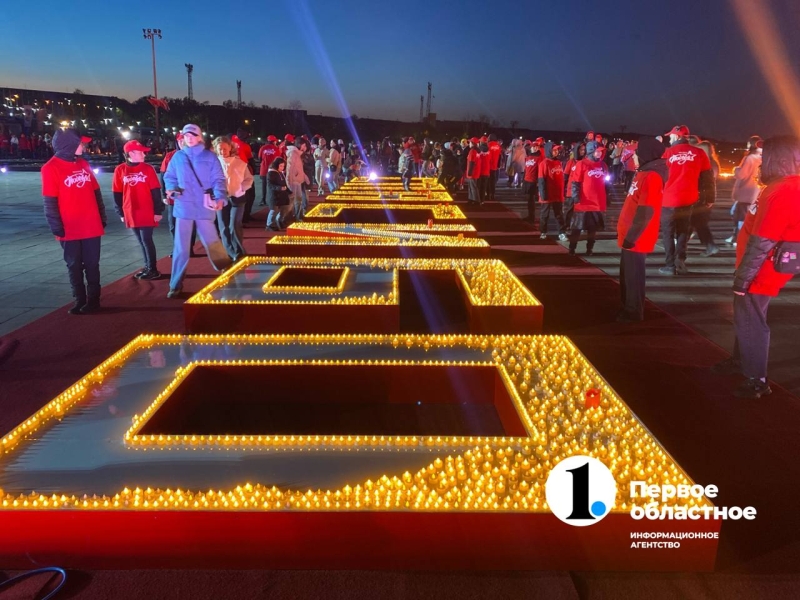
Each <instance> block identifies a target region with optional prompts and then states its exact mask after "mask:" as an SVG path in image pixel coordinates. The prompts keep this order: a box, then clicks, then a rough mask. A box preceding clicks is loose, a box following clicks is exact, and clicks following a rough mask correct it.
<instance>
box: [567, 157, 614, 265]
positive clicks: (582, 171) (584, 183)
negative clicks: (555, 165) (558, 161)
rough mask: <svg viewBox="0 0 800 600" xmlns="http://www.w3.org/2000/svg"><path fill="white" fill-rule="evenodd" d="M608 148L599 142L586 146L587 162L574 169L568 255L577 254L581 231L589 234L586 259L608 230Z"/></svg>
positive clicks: (585, 159) (584, 161) (581, 161)
mask: <svg viewBox="0 0 800 600" xmlns="http://www.w3.org/2000/svg"><path fill="white" fill-rule="evenodd" d="M604 155H605V148H604V147H603V146H602V145H600V144H599V143H598V142H589V143H587V144H586V158H584V159H583V160H580V161H578V163H577V165H576V166H575V172H574V179H573V181H572V184H571V186H572V187H571V192H572V199H573V206H574V210H575V213H574V214H573V215H572V222H571V223H570V230H571V233H570V236H569V253H570V254H575V250H576V249H577V247H578V240H580V237H581V231H586V236H587V237H586V256H591V255H592V254H593V253H594V242H595V238H596V236H597V232H598V231H602V230H603V229H604V228H605V213H606V175H608V167H607V166H606V163H605V162H604V161H603V158H604Z"/></svg>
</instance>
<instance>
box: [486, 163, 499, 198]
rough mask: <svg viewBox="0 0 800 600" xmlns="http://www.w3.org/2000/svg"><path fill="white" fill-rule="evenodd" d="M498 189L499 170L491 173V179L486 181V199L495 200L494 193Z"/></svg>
mask: <svg viewBox="0 0 800 600" xmlns="http://www.w3.org/2000/svg"><path fill="white" fill-rule="evenodd" d="M496 189H497V169H495V170H494V171H489V179H488V180H487V181H486V198H487V200H494V193H495V190H496Z"/></svg>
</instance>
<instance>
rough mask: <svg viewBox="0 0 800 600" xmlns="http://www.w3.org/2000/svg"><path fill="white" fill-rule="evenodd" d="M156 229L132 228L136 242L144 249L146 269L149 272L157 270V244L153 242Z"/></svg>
mask: <svg viewBox="0 0 800 600" xmlns="http://www.w3.org/2000/svg"><path fill="white" fill-rule="evenodd" d="M153 229H155V228H154V227H131V231H132V232H133V235H134V237H135V238H136V241H138V242H139V245H140V246H141V247H142V254H143V255H144V267H145V269H147V270H148V271H155V270H156V262H157V261H158V258H156V244H155V242H154V241H153Z"/></svg>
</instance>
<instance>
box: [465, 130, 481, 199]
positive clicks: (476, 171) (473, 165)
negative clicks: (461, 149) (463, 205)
mask: <svg viewBox="0 0 800 600" xmlns="http://www.w3.org/2000/svg"><path fill="white" fill-rule="evenodd" d="M479 143H480V141H479V140H478V138H476V137H474V138H472V139H471V140H470V141H469V153H468V154H467V172H466V177H467V185H468V186H469V192H468V196H467V199H468V201H469V203H470V204H473V203H475V204H480V203H481V190H480V187H479V184H478V182H479V181H480V177H481V157H480V152H478V144H479Z"/></svg>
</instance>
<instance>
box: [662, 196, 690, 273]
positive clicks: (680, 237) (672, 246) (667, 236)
mask: <svg viewBox="0 0 800 600" xmlns="http://www.w3.org/2000/svg"><path fill="white" fill-rule="evenodd" d="M691 220H692V207H691V206H677V207H668V206H665V207H664V208H662V209H661V241H662V242H663V243H664V253H665V254H666V257H665V259H664V264H665V265H666V266H668V267H674V266H675V262H676V261H680V262H684V261H686V244H687V243H688V242H689V228H690V227H691Z"/></svg>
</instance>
